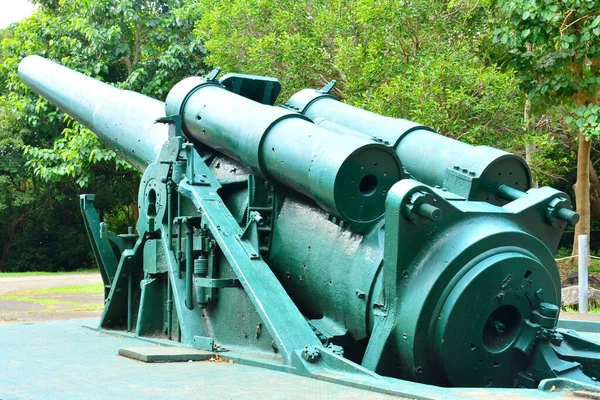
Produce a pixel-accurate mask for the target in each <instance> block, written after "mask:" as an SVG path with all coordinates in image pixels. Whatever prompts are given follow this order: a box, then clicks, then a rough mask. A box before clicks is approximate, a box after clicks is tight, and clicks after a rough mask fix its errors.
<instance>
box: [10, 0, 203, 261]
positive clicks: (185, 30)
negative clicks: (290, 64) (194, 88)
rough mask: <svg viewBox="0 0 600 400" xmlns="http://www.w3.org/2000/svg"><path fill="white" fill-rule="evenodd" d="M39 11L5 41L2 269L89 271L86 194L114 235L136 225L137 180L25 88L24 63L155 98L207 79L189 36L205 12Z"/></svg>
mask: <svg viewBox="0 0 600 400" xmlns="http://www.w3.org/2000/svg"><path fill="white" fill-rule="evenodd" d="M37 3H38V4H40V8H39V9H38V10H37V11H36V12H35V13H34V14H33V15H32V16H31V17H30V18H28V19H25V20H23V21H21V22H20V23H18V24H16V25H14V26H12V27H10V28H9V29H8V30H5V31H3V32H2V41H1V43H0V119H2V118H3V115H4V116H6V119H9V120H10V123H5V124H3V126H2V127H0V154H2V156H3V157H2V159H1V160H0V193H1V194H0V217H1V219H0V238H1V239H2V241H3V243H4V241H6V245H5V246H4V247H3V248H2V249H1V251H2V254H1V255H0V270H2V269H3V268H4V269H10V270H31V269H50V270H53V269H54V270H58V269H74V268H81V267H85V266H86V265H89V264H90V262H91V254H90V251H89V249H90V248H89V243H88V241H87V238H86V234H85V230H84V227H83V224H82V223H81V217H80V214H79V210H78V199H77V198H78V194H79V192H81V191H85V192H92V193H93V192H95V193H98V196H97V199H96V205H97V207H98V208H99V211H100V213H101V216H102V217H103V218H105V219H106V220H107V222H109V225H111V228H121V229H123V228H125V227H126V226H127V225H129V226H131V225H133V224H134V215H133V210H136V209H137V207H136V206H135V204H133V203H134V201H135V200H136V199H137V189H138V183H139V174H138V173H137V172H136V171H133V170H131V169H129V168H128V167H127V165H126V164H125V163H124V162H123V161H122V160H120V159H119V158H118V157H116V155H115V154H114V153H113V152H112V151H110V150H108V149H106V148H105V147H104V146H103V145H102V144H101V143H100V142H99V141H98V139H97V138H96V136H95V135H93V134H92V133H91V132H89V131H88V130H87V129H84V128H83V127H81V126H80V125H79V124H78V123H76V122H75V121H73V120H72V119H70V118H68V117H66V116H65V115H64V114H63V113H62V112H60V111H59V110H57V109H56V108H54V107H53V106H51V105H50V104H49V103H47V102H46V101H45V100H43V99H41V98H40V97H39V96H38V95H37V94H35V93H33V92H32V91H31V90H29V89H28V88H26V87H25V85H24V84H23V83H22V82H21V81H20V80H19V79H18V76H17V74H16V72H17V66H18V63H19V62H20V60H21V59H22V58H23V57H25V56H27V55H31V54H38V55H41V56H43V57H46V58H50V59H52V60H55V61H57V62H59V63H61V64H63V65H66V66H67V67H69V68H72V69H75V70H77V71H80V72H83V73H85V74H87V75H90V76H92V77H94V78H96V79H100V80H103V81H105V82H108V83H109V84H112V85H116V86H118V87H121V88H124V89H132V90H136V91H139V92H142V93H145V94H148V95H151V96H153V97H157V98H164V97H165V96H166V94H167V92H168V90H169V89H170V87H171V86H172V85H173V84H174V83H175V82H177V81H178V80H180V79H182V78H183V77H185V76H186V75H188V74H193V73H197V72H198V71H202V70H203V57H204V50H203V48H202V46H201V45H200V42H199V40H198V39H197V38H196V37H195V36H193V35H192V28H193V20H194V19H195V18H196V16H197V14H198V12H199V10H198V9H197V8H194V7H193V4H190V3H185V2H184V1H180V0H169V1H150V0H122V1H118V2H115V1H112V0H85V1H76V0H60V1H57V0H43V1H38V2H37ZM3 113H4V114H3ZM3 132H5V134H4V133H3ZM22 148H24V149H25V154H23V152H22ZM5 149H9V150H10V156H7V155H6V154H9V153H8V151H9V150H5ZM25 165H26V167H25ZM92 177H93V179H91V178H92ZM15 222H16V223H15ZM115 225H117V226H115ZM117 230H118V229H117ZM9 250H11V251H9ZM2 261H5V262H2Z"/></svg>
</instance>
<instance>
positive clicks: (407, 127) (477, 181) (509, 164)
mask: <svg viewBox="0 0 600 400" xmlns="http://www.w3.org/2000/svg"><path fill="white" fill-rule="evenodd" d="M334 83H335V82H333V84H334ZM333 84H329V85H327V86H326V87H325V88H323V89H320V90H311V89H306V90H302V91H300V92H298V93H296V94H295V95H294V96H292V98H291V99H290V100H289V101H288V102H287V103H286V107H287V108H289V109H292V110H294V111H297V112H299V113H300V114H302V115H306V116H307V117H309V118H310V119H311V120H313V121H314V122H315V123H316V124H317V125H319V126H324V127H327V128H329V129H333V130H335V131H339V132H344V133H352V132H353V133H354V134H355V135H361V136H363V137H369V138H371V140H375V141H379V142H382V143H384V144H386V145H388V146H390V147H392V148H394V149H395V150H396V152H397V154H398V156H399V157H400V160H401V161H402V165H403V166H404V168H406V170H407V172H408V173H409V174H410V175H411V177H413V178H414V179H416V180H418V181H420V182H423V183H425V184H427V185H430V186H437V187H443V188H445V189H446V190H449V191H451V192H454V193H456V194H458V195H460V196H462V197H464V198H465V199H467V200H474V201H486V202H490V203H492V204H499V205H503V204H505V203H506V199H504V198H502V197H500V196H499V194H498V192H497V189H498V186H500V185H502V184H506V185H508V186H510V187H513V188H515V189H518V190H521V191H526V190H528V189H529V188H530V187H531V174H530V172H529V167H528V166H527V163H526V162H525V161H524V160H523V159H522V158H520V157H517V156H515V155H513V154H509V153H507V152H504V151H501V150H498V149H494V148H491V147H488V146H471V145H469V144H466V143H462V142H459V141H457V140H454V139H451V138H448V137H445V136H442V135H439V134H437V133H435V132H434V131H433V130H432V129H431V128H428V127H426V126H423V125H419V124H417V123H414V122H411V121H407V120H403V119H397V118H390V117H384V116H382V115H378V114H375V113H372V112H369V111H366V110H363V109H360V108H357V107H353V106H350V105H347V104H344V103H342V102H340V101H339V100H338V99H337V98H336V97H335V96H333V95H331V94H330V91H331V89H332V88H333Z"/></svg>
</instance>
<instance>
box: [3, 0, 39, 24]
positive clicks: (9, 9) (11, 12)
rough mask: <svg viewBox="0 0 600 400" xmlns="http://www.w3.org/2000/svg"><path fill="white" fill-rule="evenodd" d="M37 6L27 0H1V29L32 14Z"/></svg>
mask: <svg viewBox="0 0 600 400" xmlns="http://www.w3.org/2000/svg"><path fill="white" fill-rule="evenodd" d="M34 9H35V6H33V4H31V3H29V1H27V0H0V10H2V11H1V12H0V29H2V28H6V27H7V26H8V25H9V24H11V23H13V22H16V21H18V20H20V19H22V18H25V17H28V16H30V15H31V13H32V12H33V10H34Z"/></svg>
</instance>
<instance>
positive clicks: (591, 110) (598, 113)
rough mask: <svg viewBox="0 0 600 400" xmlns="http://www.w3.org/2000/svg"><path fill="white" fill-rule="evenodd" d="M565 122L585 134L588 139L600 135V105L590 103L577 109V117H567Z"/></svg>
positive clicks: (574, 129)
mask: <svg viewBox="0 0 600 400" xmlns="http://www.w3.org/2000/svg"><path fill="white" fill-rule="evenodd" d="M565 122H566V123H567V124H569V125H570V126H571V128H572V129H573V131H575V132H579V133H581V134H583V135H585V137H586V139H588V140H589V139H597V138H598V137H600V106H598V105H597V104H588V105H585V106H581V107H578V108H577V109H576V110H575V117H571V116H569V117H567V118H565Z"/></svg>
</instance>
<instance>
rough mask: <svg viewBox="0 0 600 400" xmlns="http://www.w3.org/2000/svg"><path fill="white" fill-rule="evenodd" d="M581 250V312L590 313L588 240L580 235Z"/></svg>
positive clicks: (579, 246) (578, 243)
mask: <svg viewBox="0 0 600 400" xmlns="http://www.w3.org/2000/svg"><path fill="white" fill-rule="evenodd" d="M577 245H578V249H579V312H580V313H587V312H588V238H587V236H586V235H579V237H578V238H577Z"/></svg>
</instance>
